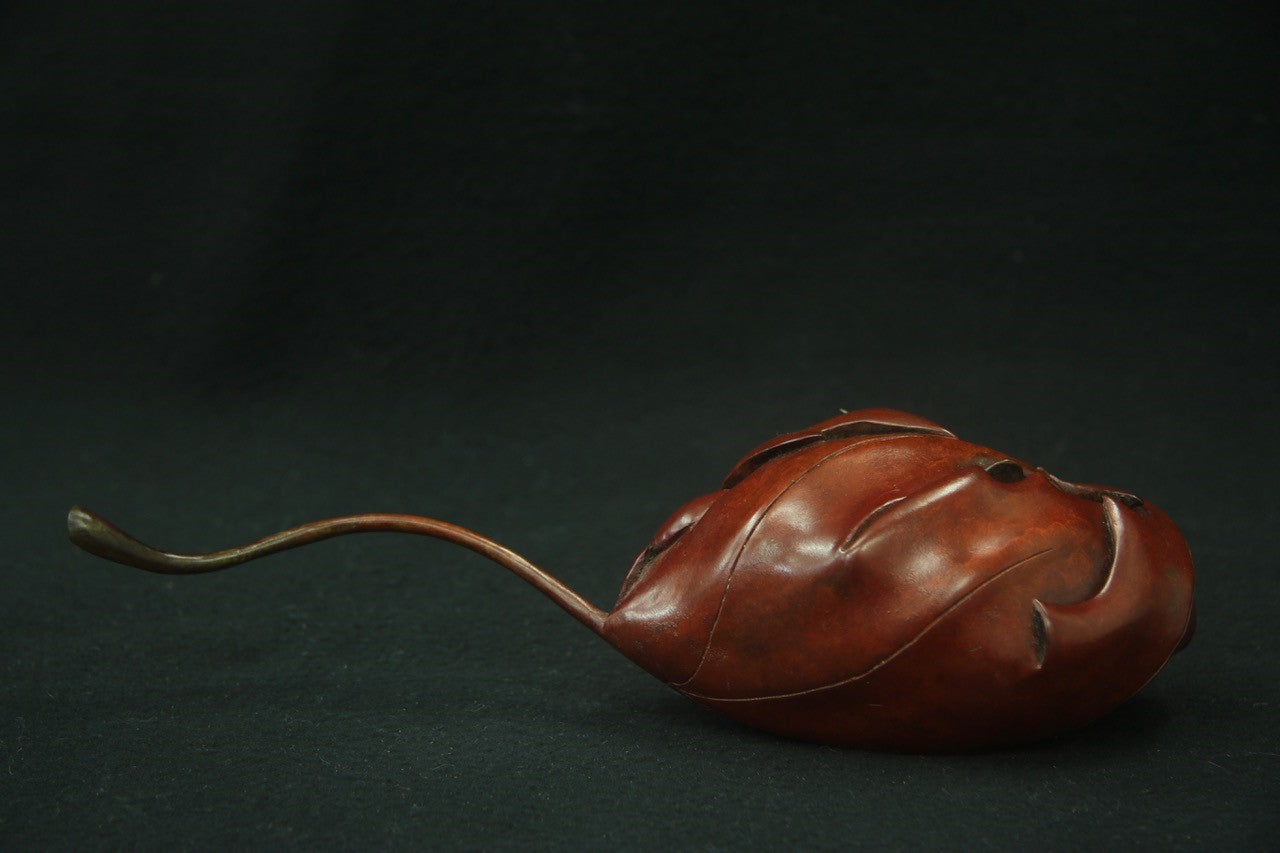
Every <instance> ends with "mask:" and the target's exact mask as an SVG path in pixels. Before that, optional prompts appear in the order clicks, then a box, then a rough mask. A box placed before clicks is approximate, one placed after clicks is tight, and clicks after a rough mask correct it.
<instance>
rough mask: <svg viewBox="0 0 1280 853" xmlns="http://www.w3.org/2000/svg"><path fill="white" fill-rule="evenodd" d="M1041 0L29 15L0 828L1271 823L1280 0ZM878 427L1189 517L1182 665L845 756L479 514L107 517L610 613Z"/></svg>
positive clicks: (686, 842)
mask: <svg viewBox="0 0 1280 853" xmlns="http://www.w3.org/2000/svg"><path fill="white" fill-rule="evenodd" d="M1041 5H1042V4H1022V3H1010V4H1006V5H1003V6H992V5H982V6H969V5H965V6H955V7H952V6H951V5H950V4H938V5H937V6H907V5H903V4H899V3H877V4H843V3H832V4H827V5H822V4H812V3H778V4H771V5H764V6H756V7H752V6H746V5H741V4H723V8H722V7H721V6H720V4H710V3H677V4H655V5H654V6H652V7H644V6H638V5H636V4H607V3H601V4H594V5H589V4H581V5H575V4H567V3H544V4H514V3H513V4H498V5H495V4H485V3H455V4H444V3H428V4H418V3H404V4H387V5H385V6H379V5H376V4H369V3H355V2H328V3H309V4H300V3H262V2H255V3H245V4H241V5H239V6H237V5H235V4H225V3H222V4H181V3H180V4H173V3H150V4H148V3H143V2H124V3H111V4H107V3H103V4H98V6H97V7H96V8H95V7H93V6H92V5H90V6H82V5H79V4H72V5H71V6H70V7H68V8H65V9H64V8H61V4H46V3H40V2H36V0H25V2H11V3H7V4H4V6H3V7H2V9H0V187H2V188H3V196H2V198H3V204H0V275H2V278H0V282H2V284H3V293H4V295H5V305H4V310H3V311H0V357H2V363H0V371H2V373H0V378H2V380H3V387H2V389H0V390H2V391H3V396H4V399H6V400H7V401H8V405H6V406H5V409H6V414H5V417H4V423H5V426H4V430H5V433H4V436H3V437H4V441H3V451H2V454H3V455H2V456H0V459H2V460H3V470H2V471H0V476H2V478H3V483H4V489H3V491H2V492H0V494H2V497H3V502H4V503H3V511H4V517H5V519H6V521H5V522H4V524H3V527H2V528H0V529H2V530H3V533H4V539H3V548H2V549H0V561H2V565H3V572H2V573H0V620H2V621H0V626H2V628H0V630H2V633H0V641H2V643H3V645H2V646H0V652H2V658H0V685H2V686H0V700H2V702H0V705H2V709H3V715H2V717H0V843H2V844H3V845H4V846H8V847H26V848H36V847H62V848H71V847H75V848H84V847H91V848H92V847H120V846H134V845H140V846H143V847H147V848H168V847H172V846H183V847H186V846H189V847H202V848H210V847H216V846H223V845H228V844H234V845H236V846H254V847H275V846H278V845H281V844H284V845H288V846H295V847H302V846H317V845H318V846H322V847H339V846H340V847H347V848H350V847H354V846H359V845H362V844H367V843H372V844H376V845H379V846H387V847H410V846H420V845H424V844H427V843H448V844H451V845H457V846H462V847H469V848H481V847H483V848H503V847H523V846H527V845H530V844H533V845H537V846H552V845H557V844H559V845H585V846H589V847H604V846H619V847H643V848H652V847H669V848H676V849H680V848H685V847H695V848H709V849H727V848H732V847H739V846H757V845H758V846H773V847H783V846H790V845H801V846H805V847H838V846H846V845H850V844H863V845H869V846H876V847H884V846H898V845H907V844H912V845H916V844H926V843H927V844H930V845H940V846H947V847H965V848H982V847H1005V846H1009V845H1012V844H1019V845H1024V846H1031V845H1034V846H1036V847H1045V846H1048V847H1054V848H1061V847H1076V846H1085V845H1094V846H1103V847H1113V846H1115V845H1120V846H1125V847H1131V846H1143V847H1156V846H1159V847H1178V848H1207V847H1210V846H1213V847H1227V848H1235V849H1262V848H1267V847H1274V846H1275V845H1276V844H1277V840H1276V835H1275V833H1276V832H1277V830H1280V817H1278V815H1277V803H1278V802H1280V784H1277V780H1278V778H1280V736H1278V732H1280V727H1277V725H1276V724H1275V722H1274V717H1275V715H1276V712H1277V710H1280V688H1277V681H1276V677H1277V671H1276V665H1275V655H1276V643H1275V640H1274V630H1275V629H1274V626H1275V619H1276V606H1277V602H1278V599H1280V595H1278V594H1277V589H1276V583H1277V574H1276V568H1275V560H1274V550H1273V533H1274V531H1275V530H1276V529H1277V513H1276V507H1275V499H1274V492H1273V484H1274V483H1275V482H1276V478H1277V475H1278V474H1280V470H1278V466H1277V464H1276V461H1275V448H1276V442H1275V440H1274V432H1275V429H1276V423H1277V414H1278V412H1277V404H1276V401H1275V392H1276V382H1275V373H1274V369H1275V367H1274V366H1275V356H1276V344H1275V339H1276V328H1277V322H1276V321H1277V317H1276V308H1275V304H1276V303H1275V301H1274V300H1273V299H1272V298H1269V297H1268V296H1267V295H1266V294H1265V289H1266V288H1267V287H1268V286H1269V285H1273V284H1274V283H1275V282H1276V281H1277V274H1276V270H1277V261H1280V236H1278V235H1280V230H1278V226H1280V216H1278V215H1277V214H1278V213H1280V211H1278V210H1277V207H1278V206H1280V205H1278V202H1277V172H1278V170H1277V162H1278V161H1277V143H1278V142H1280V139H1278V138H1277V137H1278V136H1280V134H1278V133H1277V128H1278V127H1280V109H1277V99H1276V95H1277V92H1280V73H1278V72H1280V63H1277V60H1276V56H1277V48H1278V47H1280V45H1278V43H1277V38H1276V36H1277V15H1276V12H1275V8H1274V6H1271V7H1268V6H1267V5H1263V4H1259V5H1258V6H1256V7H1254V6H1249V5H1245V4H1236V3H1202V4H1194V3H1161V4H1153V5H1152V6H1151V7H1150V8H1142V7H1135V6H1123V8H1121V7H1120V6H1119V5H1118V4H1117V5H1116V7H1115V8H1113V5H1112V4H1099V5H1083V6H1082V5H1077V4H1061V8H1058V9H1050V8H1041ZM1043 5H1044V6H1049V5H1058V4H1043ZM866 406H892V407H896V408H901V409H905V410H907V411H912V412H916V413H919V414H921V415H924V416H926V417H929V418H932V419H934V420H937V421H940V422H942V423H943V424H945V425H947V426H949V427H950V428H952V429H953V430H954V431H956V432H957V433H958V434H960V435H961V436H963V437H966V438H970V439H972V440H974V441H977V442H980V443H984V444H988V445H991V446H994V447H998V448H1000V449H1002V450H1005V451H1007V452H1009V453H1012V454H1015V455H1018V456H1021V457H1024V458H1026V459H1029V460H1032V461H1034V462H1036V463H1039V464H1042V465H1045V466H1046V467H1048V468H1049V469H1050V470H1052V471H1054V472H1055V473H1057V474H1059V475H1061V476H1063V477H1067V478H1069V479H1073V480H1092V481H1101V482H1106V483H1110V484H1113V485H1116V486H1119V487H1124V488H1128V489H1130V490H1133V491H1135V492H1136V493H1138V494H1140V495H1142V496H1144V497H1146V498H1147V499H1148V500H1151V501H1152V502H1154V503H1156V504H1158V505H1160V506H1161V507H1163V508H1164V509H1166V510H1167V511H1168V512H1169V513H1170V514H1171V515H1172V516H1173V518H1174V519H1175V520H1177V521H1178V522H1179V523H1180V524H1181V526H1182V528H1183V530H1184V531H1185V533H1186V535H1187V538H1188V540H1189V542H1190V544H1191V548H1192V551H1193V553H1194V554H1195V556H1196V559H1197V600H1198V606H1199V612H1200V631H1199V635H1198V636H1197V638H1196V640H1195V642H1194V643H1193V644H1192V646H1191V647H1190V649H1189V650H1188V651H1186V652H1185V653H1183V654H1182V655H1179V656H1178V657H1177V658H1176V659H1175V660H1174V661H1173V662H1172V663H1171V664H1170V665H1169V666H1168V668H1167V669H1166V671H1165V672H1164V673H1163V674H1161V675H1160V677H1159V678H1157V679H1156V680H1155V681H1154V682H1153V683H1152V684H1151V685H1150V686H1149V687H1148V688H1147V689H1145V690H1144V691H1143V692H1142V693H1141V694H1140V695H1139V696H1138V697H1137V698H1136V699H1134V700H1132V701H1131V702H1129V703H1128V704H1127V705H1125V706H1124V707H1122V708H1121V709H1119V710H1118V711H1116V712H1115V713H1113V714H1111V715H1110V716H1109V717H1107V718H1105V719H1104V720H1102V721H1100V722H1098V723H1096V724H1094V725H1092V726H1090V727H1088V728H1086V729H1084V730H1081V731H1079V732H1077V733H1075V734H1073V735H1070V736H1068V737H1065V738H1063V739H1060V740H1057V741H1053V742H1049V743H1044V744H1040V745H1037V746H1033V747H1028V748H1024V749H1018V750H1010V751H1005V752H998V753H993V754H983V755H971V756H898V755H884V754H875V753H865V752H858V751H851V750H835V749H827V748H822V747H817V746H812V745H807V744H799V743H793V742H789V741H783V740H780V739H777V738H773V737H769V736H766V735H762V734H757V733H754V732H752V731H749V730H746V729H743V728H741V727H739V726H737V725H735V724H732V723H729V722H726V721H722V720H721V719H719V718H717V717H715V716H713V715H712V714H710V713H708V712H703V711H701V710H699V709H698V708H696V707H695V706H693V705H692V704H690V703H688V702H686V701H685V700H684V699H682V698H680V697H678V696H676V695H675V694H673V693H671V692H669V691H667V690H665V689H664V688H663V687H662V686H661V685H660V684H658V683H657V682H655V681H653V680H652V679H650V678H649V677H648V676H646V675H644V674H643V673H642V672H640V671H639V670H638V669H636V668H635V667H633V666H631V665H630V664H628V663H626V662H625V661H624V660H623V659H622V658H621V657H620V656H618V655H617V654H616V653H614V652H613V651H612V650H610V649H609V648H607V647H606V646H605V645H604V644H602V643H601V642H599V640H597V639H596V638H594V637H593V636H591V635H590V634H589V633H588V632H586V631H584V630H583V629H582V628H581V627H580V626H579V625H577V624H575V623H574V622H572V620H570V619H569V618H568V617H566V616H565V615H564V614H563V613H562V612H560V611H559V610H558V609H557V608H555V607H554V606H552V605H550V604H549V603H547V602H546V601H544V600H542V599H541V598H540V597H539V596H538V595H537V594H536V593H534V592H533V591H532V590H530V589H529V588H527V587H525V586H524V585H522V584H521V583H520V582H518V581H517V580H515V579H513V578H511V577H510V576H508V575H507V574H506V573H504V572H503V571H501V570H500V569H497V568H495V567H493V566H491V565H489V564H487V563H486V562H484V561H483V560H481V559H480V558H478V557H476V556H474V555H472V554H469V553H467V552H465V551H462V550H459V549H456V548H452V547H450V546H447V545H445V544H442V543H436V542H430V541H422V540H415V539H409V538H397V537H357V538H351V539H343V540H338V541H334V542H329V543H325V544H322V545H316V546H313V547H311V548H309V549H307V550H305V551H296V552H291V553H289V554H285V555H282V556H278V557H274V558H272V559H271V560H270V561H269V562H267V563H261V564H256V565H253V566H251V567H245V568H243V569H240V570H236V571H232V572H228V573H224V574H216V575H209V576H202V577H196V578H166V577H161V576H154V575H146V574H143V573H140V572H136V571H133V570H129V569H124V568H121V567H117V566H113V565H110V564H107V563H104V562H102V561H99V560H96V559H93V558H90V557H88V556H86V555H83V554H81V553H79V552H77V551H75V550H73V549H72V548H71V546H70V545H68V544H67V543H66V542H65V539H64V533H63V527H62V525H63V521H62V519H63V516H64V514H65V512H66V508H67V506H68V505H69V504H71V503H72V502H80V503H83V504H85V505H86V506H89V507H92V508H95V509H97V510H99V511H101V512H103V513H105V514H106V515H107V516H108V517H110V518H112V519H113V520H115V521H117V522H119V523H120V524H121V525H123V526H124V527H126V528H127V529H130V530H132V531H136V532H137V533H138V534H139V535H140V536H141V537H142V538H144V539H146V540H148V541H153V542H155V543H156V544H158V545H162V546H167V547H172V548H177V549H187V550H205V549H211V548H217V547H224V546H227V545H231V544H238V543H240V542H242V541H245V540H247V539H250V538H255V537H257V536H259V535H262V534H264V533H267V532H269V531H272V530H275V529H278V528H280V527H283V526H287V525H290V524H294V523H298V522H302V521H306V520H311V519H314V518H321V517H326V516H330V515H337V514H344V513H348V512H358V511H375V510H378V511H404V512H416V513H422V514H426V515H432V516H437V517H443V518H446V519H449V520H452V521H456V522H458V523H461V524H464V525H467V526H470V527H473V528H475V529H477V530H479V531H481V532H483V533H486V534H488V535H490V536H493V537H494V538H496V539H498V540H500V541H502V542H505V543H507V544H509V545H510V546H512V547H513V548H515V549H516V550H518V551H520V552H522V553H524V554H525V555H527V556H528V557H529V558H530V559H532V560H534V561H535V562H537V563H540V564H542V565H545V566H547V567H548V568H549V569H551V570H552V571H553V572H555V573H556V574H558V575H559V576H560V577H562V578H563V579H564V580H565V581H566V582H568V583H569V584H570V585H572V586H574V587H575V588H577V589H578V590H580V591H581V592H582V593H583V594H584V595H586V596H587V597H588V598H589V599H591V600H593V601H595V602H597V603H598V604H600V605H602V606H608V605H609V604H610V603H611V602H612V600H613V596H614V594H615V592H616V588H617V585H618V583H619V582H620V580H621V577H622V574H623V572H624V571H625V568H626V566H627V565H628V564H629V563H630V560H631V558H632V556H633V555H634V553H635V552H636V551H637V550H639V548H640V547H641V546H642V545H643V544H644V543H645V542H646V541H647V539H648V537H649V535H650V534H651V532H652V531H653V529H654V528H655V527H656V526H657V525H658V524H659V523H660V522H661V521H662V519H663V518H664V517H665V516H666V515H667V514H668V512H670V511H671V510H672V509H673V508H674V507H676V506H677V505H679V504H680V503H682V502H683V501H684V500H686V499H687V498H689V497H692V496H694V495H697V494H701V493H703V492H704V491H706V490H708V489H709V488H713V487H714V486H715V485H716V484H717V483H718V482H719V478H720V477H721V476H722V475H723V474H724V473H725V472H726V471H727V470H728V468H729V467H730V466H731V465H732V463H733V462H734V460H735V459H736V458H737V457H738V456H739V455H740V454H741V453H742V452H744V451H745V450H747V449H748V448H750V447H751V446H753V445H754V444H756V443H757V442H759V441H761V440H762V439H764V438H766V437H768V436H770V435H773V434H775V433H778V432H783V431H788V430H791V429H796V428H799V427H801V426H804V425H807V424H809V423H811V422H814V421H817V420H820V419H823V418H826V417H828V416H830V415H832V414H834V413H835V412H836V409H837V407H845V408H861V407H866Z"/></svg>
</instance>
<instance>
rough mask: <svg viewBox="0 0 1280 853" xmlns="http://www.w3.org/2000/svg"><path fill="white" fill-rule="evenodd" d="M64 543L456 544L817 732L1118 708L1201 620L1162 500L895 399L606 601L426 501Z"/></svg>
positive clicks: (786, 452)
mask: <svg viewBox="0 0 1280 853" xmlns="http://www.w3.org/2000/svg"><path fill="white" fill-rule="evenodd" d="M68 523H69V527H70V531H71V537H72V540H73V541H75V542H76V543H77V544H79V545H80V546H81V547H83V548H85V549H86V550H89V551H91V552H93V553H96V554H99V555H100V556H104V557H107V558H108V559H112V560H116V561H118V562H122V563H126V564H129V565H134V566H138V567H140V568H144V569H148V570H151V571H159V572H166V573H175V572H176V573H190V572H201V571H212V570H216V569H220V568H225V567H226V566H229V565H234V564H236V563H240V562H244V561H245V560H249V559H253V558H254V557H257V556H262V555H264V554H268V553H273V552H275V551H280V550H283V549H285V548H292V547H296V546H298V545H302V544H305V543H307V542H313V541H317V540H319V539H326V538H329V537H331V536H337V535H342V534H344V533H353V532H364V531H376V530H384V531H401V532H411V533H421V534H426V535H430V536H437V537H441V538H445V539H449V540H451V541H454V542H457V543H459V544H462V545H464V546H466V547H469V548H471V549H472V550H475V551H478V552H479V553H482V554H484V555H485V556H488V557H489V558H491V559H493V560H495V561H497V562H498V563H500V564H502V565H504V566H506V567H507V568H508V569H510V570H512V571H513V572H515V573H516V574H518V575H520V576H521V577H523V578H525V579H526V580H528V581H529V582H530V583H533V584H534V585H535V586H537V587H538V588H539V589H540V590H542V591H543V592H544V593H545V594H546V595H548V596H549V597H550V598H552V599H553V600H555V601H556V602H557V603H558V604H559V605H560V606H561V607H563V608H564V609H565V610H567V611H568V612H569V613H570V614H572V615H573V616H574V617H575V618H577V619H578V620H579V621H581V622H583V624H585V625H587V626H588V627H590V628H591V629H592V630H594V631H595V632H596V633H598V634H600V635H601V636H602V637H604V639H606V640H607V641H609V642H610V643H611V644H612V645H613V646H615V647H616V648H617V649H618V650H619V651H621V652H622V653H623V654H624V655H626V656H627V657H628V658H630V659H631V660H633V661H634V662H636V663H637V664H639V665H640V666H641V667H643V668H644V669H646V670H648V671H649V672H650V673H652V674H653V675H655V676H657V677H658V678H660V679H661V680H663V681H664V682H666V683H667V684H669V685H670V686H671V687H673V688H674V689H676V690H678V691H679V692H681V693H683V694H685V695H686V696H689V697H690V698H692V699H694V700H695V701H697V702H699V703H701V704H703V705H705V706H707V707H709V708H713V709H715V710H717V711H721V712H724V713H726V714H728V715H730V716H732V717H735V718H737V719H739V720H741V721H743V722H745V723H748V724H749V725H753V726H756V727H758V728H761V729H766V730H768V731H771V732H777V733H779V734H784V735H789V736H792V737H797V738H804V739H808V740H816V741H821V742H825V743H833V744H845V745H851V746H861V747H868V748H878V749H898V750H953V749H973V748H981V747H990V746H998V745H1005V744H1013V743H1020V742H1025V741H1029V740H1034V739H1036V738H1041V737H1045V736H1048V735H1052V734H1054V733H1057V732H1061V731H1064V730H1066V729H1068V728H1071V727H1073V726H1077V725H1079V724H1081V723H1084V722H1087V721H1088V720H1091V719H1093V718H1095V717H1097V716H1099V715H1101V714H1104V713H1106V712H1107V711H1109V710H1110V709H1112V708H1114V707H1115V706H1116V705H1118V704H1120V703H1121V702H1123V701H1124V700H1125V699H1127V698H1128V697H1130V696H1132V695H1133V694H1134V693H1136V692H1137V691H1138V690H1139V689H1140V688H1141V687H1142V686H1143V685H1144V684H1145V683H1146V682H1147V681H1148V680H1150V679H1151V677H1152V676H1154V675H1155V674H1156V672H1158V671H1159V669H1160V668H1161V667H1162V666H1163V665H1164V663H1165V661H1166V660H1168V658H1169V657H1170V656H1171V655H1172V654H1173V652H1174V651H1175V650H1176V649H1178V648H1180V646H1181V645H1183V644H1185V642H1186V641H1187V640H1188V639H1189V638H1190V634H1191V630H1192V624H1193V618H1192V611H1193V608H1192V571H1191V557H1190V554H1189V553H1188V551H1187V547H1186V544H1185V542H1184V541H1183V539H1182V536H1181V535H1180V534H1179V533H1178V531H1177V529H1176V528H1175V527H1174V525H1173V524H1172V522H1170V521H1169V519H1168V517H1167V516H1165V514H1164V513H1162V512H1161V511H1160V510H1158V509H1156V508H1155V507H1153V506H1151V505H1150V504H1146V503H1144V502H1143V501H1141V500H1139V499H1138V498H1137V497H1135V496H1133V495H1130V494H1128V493H1125V492H1120V491H1116V490H1112V489H1105V488H1102V487H1096V486H1088V485H1077V484H1073V483H1067V482H1065V481H1062V480H1059V479H1057V478H1056V477H1054V476H1052V475H1051V474H1048V473H1047V472H1045V471H1043V470H1041V469H1038V468H1033V467H1030V466H1028V465H1025V464H1024V463H1022V462H1020V461H1018V460H1014V459H1011V458H1009V457H1007V456H1005V455H1003V454H1001V453H998V452H996V451H994V450H991V449H989V448H986V447H981V446H979V445H974V444H969V443H968V442H964V441H961V440H960V439H957V438H956V437H955V436H954V435H952V434H951V433H950V432H948V431H947V430H945V429H943V428H942V427H940V426H938V425H937V424H934V423H931V422H929V421H926V420H924V419H922V418H918V417H915V416H912V415H907V414H904V413H902V412H895V411H890V410H885V409H869V410H862V411H858V412H850V413H848V414H842V415H840V416H838V417H835V418H832V419H830V420H828V421H823V422H822V423H820V424H817V425H816V426H814V427H812V428H810V429H807V430H804V431H801V432H796V433H791V434H788V435H784V436H780V437H779V438H776V439H774V440H772V441H769V442H767V443H765V444H763V445H761V446H760V447H758V448H756V449H755V450H754V451H752V452H751V453H750V454H748V455H747V457H746V458H744V459H743V460H742V461H741V462H739V463H738V465H737V466H736V467H735V468H734V470H733V471H732V472H731V473H730V474H729V477H728V478H727V479H726V480H725V483H724V487H723V488H722V489H720V490H719V491H716V492H713V493H711V494H708V495H704V496H702V497H700V498H697V499H695V500H693V501H690V502H689V503H688V504H686V505H685V506H684V507H682V508H681V509H680V510H678V511H677V512H676V513H675V514H674V515H673V516H672V517H671V518H670V519H669V520H668V522H667V523H666V524H665V525H664V526H663V527H662V529H661V530H660V531H659V532H658V534H657V535H656V536H655V537H654V539H653V541H652V542H651V543H650V545H649V546H648V547H647V548H645V549H644V551H642V552H641V554H640V555H639V556H638V557H637V558H636V561H635V563H634V565H633V566H632V568H631V571H630V572H629V573H628V574H627V577H626V579H625V581H624V582H623V585H622V592H621V594H620V595H619V597H618V601H617V604H616V605H615V607H614V609H613V611H612V612H611V613H609V614H605V613H603V612H602V611H600V610H598V609H597V608H595V607H593V606H592V605H591V604H589V603H588V602H586V601H585V600H584V599H582V598H581V597H580V596H578V595H576V594H575V593H573V592H572V591H571V590H569V589H568V588H567V587H565V586H564V585H563V584H561V583H560V582H559V581H557V580H555V579H554V578H552V577H550V576H549V575H547V574H546V573H545V572H543V571H542V570H541V569H538V568H537V567H535V566H533V565H532V564H530V563H528V562H527V561H526V560H524V559H523V558H521V557H519V556H518V555H516V554H514V553H513V552H511V551H510V550H508V549H506V548H504V547H503V546H501V545H498V544H497V543H494V542H492V541H491V540H488V539H485V538H484V537H482V536H480V535H478V534H476V533H473V532H471V531H468V530H465V529H463V528H459V527H455V526H453V525H449V524H446V523H444V522H440V521H435V520H433V519H427V518H421V517H418V516H406V515H364V516H352V517H348V518H342V519H331V520H328V521H322V522H315V523H313V524H309V525H303V526H302V527H297V528H293V529H291V530H287V531H284V532H283V533H278V534H275V535H274V536H271V537H267V538H266V539H263V540H259V541H258V542H255V543H252V544H251V545H247V546H245V547H243V548H236V549H232V550H229V551H222V552H218V553H216V554H208V555H199V556H188V555H179V554H168V553H162V552H158V551H155V550H154V549H151V548H149V547H148V546H145V545H142V544H141V543H139V542H138V541H137V540H134V539H132V538H131V537H129V536H127V535H126V534H124V533H123V532H122V531H120V530H119V529H118V528H115V527H113V526H111V525H110V524H109V523H107V522H105V521H103V520H102V519H101V518H99V517H97V516H95V515H93V514H91V513H88V512H86V511H84V510H81V509H78V508H75V509H73V510H72V512H71V515H70V517H69V519H68Z"/></svg>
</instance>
